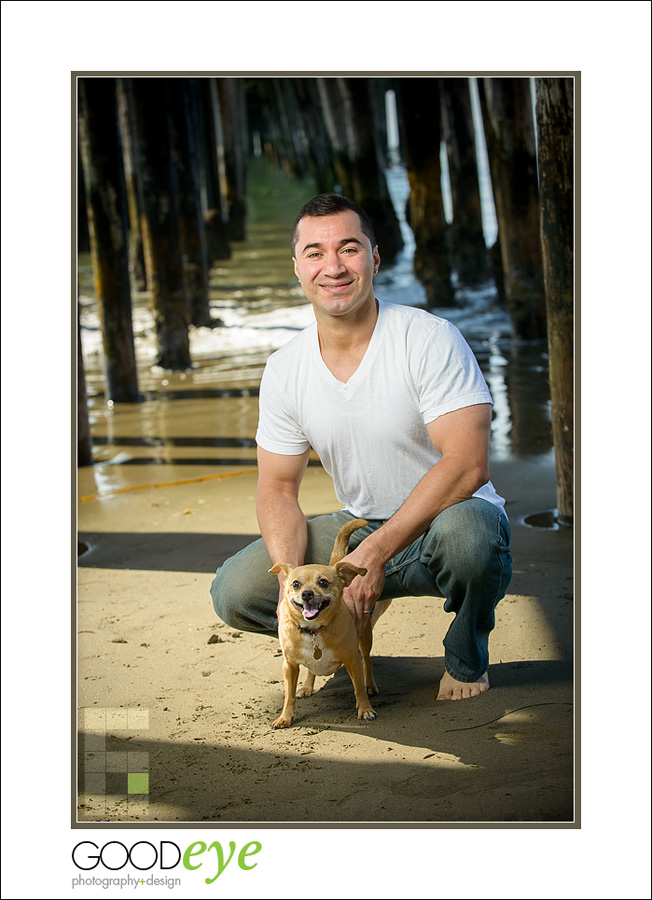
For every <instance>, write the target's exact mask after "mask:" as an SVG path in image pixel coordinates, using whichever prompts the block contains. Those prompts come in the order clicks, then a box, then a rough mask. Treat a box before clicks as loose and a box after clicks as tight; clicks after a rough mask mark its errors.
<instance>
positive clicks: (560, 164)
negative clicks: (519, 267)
mask: <svg viewBox="0 0 652 900" xmlns="http://www.w3.org/2000/svg"><path fill="white" fill-rule="evenodd" d="M535 84H536V117H537V132H538V154H539V180H540V194H541V245H542V251H543V274H544V282H545V292H546V309H547V321H548V355H549V359H550V396H551V401H552V432H553V441H554V447H555V461H556V468H557V508H558V518H559V520H560V522H563V523H565V524H572V523H573V509H574V501H573V474H574V437H573V435H574V428H573V421H574V419H573V320H574V316H573V312H574V261H573V247H574V229H573V208H574V206H573V190H574V177H573V171H574V169H573V134H574V132H573V108H574V102H573V101H574V96H573V88H574V85H573V79H572V78H537V79H536V82H535Z"/></svg>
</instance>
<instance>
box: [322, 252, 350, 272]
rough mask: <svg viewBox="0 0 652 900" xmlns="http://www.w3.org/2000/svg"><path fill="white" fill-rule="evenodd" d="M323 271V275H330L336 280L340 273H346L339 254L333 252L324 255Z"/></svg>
mask: <svg viewBox="0 0 652 900" xmlns="http://www.w3.org/2000/svg"><path fill="white" fill-rule="evenodd" d="M323 271H324V274H325V275H330V276H331V278H336V277H337V276H338V275H341V274H342V272H346V266H345V265H344V261H343V260H342V257H341V256H340V255H339V253H336V252H335V251H333V252H332V253H327V254H326V257H325V259H324V268H323Z"/></svg>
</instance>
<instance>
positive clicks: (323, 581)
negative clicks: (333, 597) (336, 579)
mask: <svg viewBox="0 0 652 900" xmlns="http://www.w3.org/2000/svg"><path fill="white" fill-rule="evenodd" d="M317 584H318V585H319V587H320V588H327V587H328V585H329V582H328V581H326V579H325V578H320V579H319V581H318V582H317Z"/></svg>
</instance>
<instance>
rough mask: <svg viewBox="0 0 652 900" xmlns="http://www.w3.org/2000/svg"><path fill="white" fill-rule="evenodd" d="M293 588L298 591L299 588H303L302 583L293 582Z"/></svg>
mask: <svg viewBox="0 0 652 900" xmlns="http://www.w3.org/2000/svg"><path fill="white" fill-rule="evenodd" d="M292 587H293V588H294V590H295V591H298V590H299V588H300V587H301V582H300V581H293V582H292Z"/></svg>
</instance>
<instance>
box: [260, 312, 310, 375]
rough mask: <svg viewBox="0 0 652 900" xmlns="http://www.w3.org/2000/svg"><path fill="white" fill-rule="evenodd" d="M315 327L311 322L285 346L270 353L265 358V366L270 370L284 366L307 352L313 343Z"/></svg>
mask: <svg viewBox="0 0 652 900" xmlns="http://www.w3.org/2000/svg"><path fill="white" fill-rule="evenodd" d="M316 327H317V325H316V323H315V322H312V323H311V324H310V325H308V326H306V327H305V328H303V329H302V330H301V331H300V332H299V333H298V334H296V335H295V336H294V337H292V338H290V340H289V341H288V342H287V344H283V346H282V347H279V348H278V350H274V352H273V353H270V355H269V356H268V357H267V365H268V366H270V367H272V368H273V367H274V366H275V365H282V366H285V365H287V362H288V361H289V360H291V359H294V358H296V357H297V356H299V355H301V354H302V353H305V352H309V351H310V347H311V343H312V342H313V341H314V333H315V329H316Z"/></svg>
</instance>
